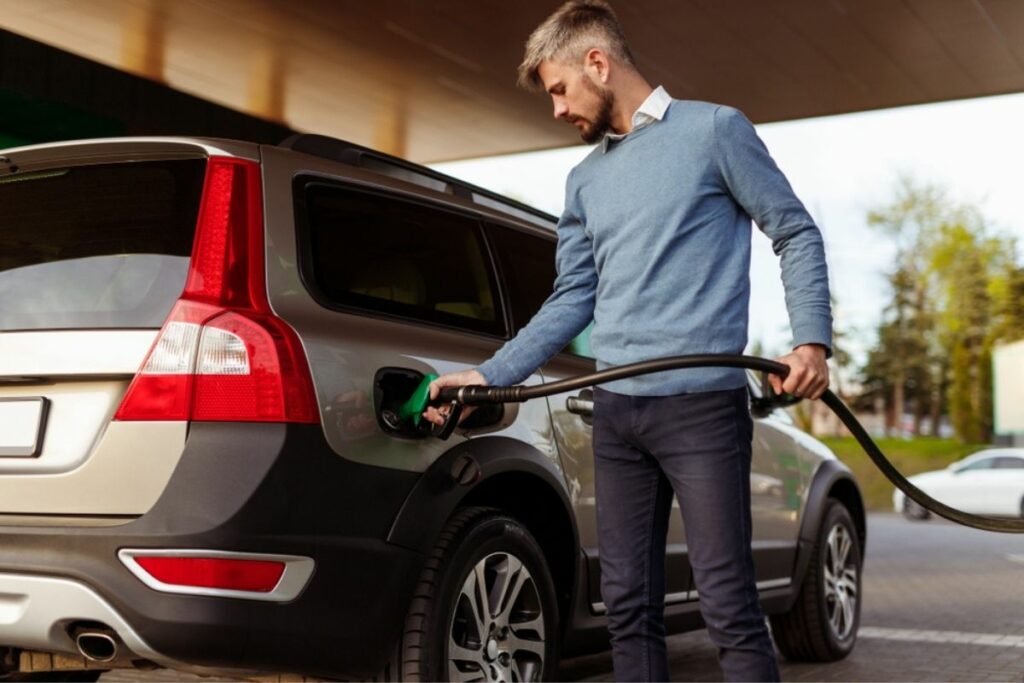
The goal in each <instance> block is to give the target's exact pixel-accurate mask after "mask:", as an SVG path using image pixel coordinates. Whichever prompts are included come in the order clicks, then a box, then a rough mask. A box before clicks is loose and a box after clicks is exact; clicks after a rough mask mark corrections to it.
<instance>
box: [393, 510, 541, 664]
mask: <svg viewBox="0 0 1024 683" xmlns="http://www.w3.org/2000/svg"><path fill="white" fill-rule="evenodd" d="M557 639H558V607H557V602H556V599H555V587H554V582H553V581H552V579H551V573H550V572H549V570H548V567H547V562H546V560H545V559H544V554H543V552H542V551H541V549H540V546H539V545H537V542H536V541H535V540H534V538H533V536H532V535H531V534H530V532H529V531H528V530H527V529H526V528H525V527H524V526H523V525H522V524H520V523H519V522H518V521H516V520H515V519H513V518H511V517H509V516H508V515H506V514H504V513H502V512H501V511H499V510H495V509H492V508H482V507H472V508H464V509H462V510H460V511H458V512H457V513H456V514H455V515H453V516H452V518H451V520H449V522H448V524H447V525H446V526H445V528H444V530H443V531H442V532H441V534H440V536H439V538H438V541H437V543H436V544H435V546H434V548H433V551H432V552H431V554H430V557H429V558H428V560H427V563H426V565H425V567H424V570H423V573H422V574H421V576H420V580H419V583H418V584H417V586H416V591H415V595H414V597H413V600H412V602H411V603H410V607H409V614H408V616H407V617H406V621H405V629H404V633H403V635H402V638H401V641H400V642H399V644H398V645H397V648H396V655H397V656H396V657H395V658H394V661H393V665H392V667H391V671H390V672H385V675H384V676H382V678H386V679H388V680H403V681H440V680H445V681H505V682H506V683H512V682H513V681H541V680H552V679H554V677H555V676H556V674H557V671H558V650H557Z"/></svg>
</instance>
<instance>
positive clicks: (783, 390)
mask: <svg viewBox="0 0 1024 683" xmlns="http://www.w3.org/2000/svg"><path fill="white" fill-rule="evenodd" d="M775 360H776V361H778V362H779V363H782V364H783V365H788V366H789V375H788V376H787V377H786V379H785V380H782V378H780V377H779V376H778V375H769V376H768V381H769V382H771V383H772V388H773V389H774V390H775V393H777V394H793V395H794V396H799V397H800V398H812V399H813V398H818V397H819V396H821V395H822V394H823V393H825V390H826V389H828V364H827V363H826V362H825V347H824V346H821V345H820V344H803V345H801V346H798V347H796V348H795V349H793V351H792V353H788V354H786V355H785V356H782V357H781V358H776V359H775Z"/></svg>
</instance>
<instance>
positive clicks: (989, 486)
mask: <svg viewBox="0 0 1024 683" xmlns="http://www.w3.org/2000/svg"><path fill="white" fill-rule="evenodd" d="M908 479H909V480H910V481H911V483H913V484H914V485H915V486H917V487H918V488H919V489H921V490H922V491H924V492H925V493H927V494H928V495H929V496H931V497H932V498H935V499H936V500H938V501H940V502H942V503H945V504H946V505H949V506H950V507H954V508H956V509H957V510H961V511H963V512H969V513H971V514H975V515H996V516H1006V517H1024V448H991V449H987V450H984V451H979V452H977V453H974V454H973V455H969V456H967V457H966V458H964V459H963V460H959V461H957V462H955V463H953V464H952V465H950V466H949V467H947V468H946V469H943V470H936V471H934V472H922V473H921V474H915V475H914V476H912V477H908ZM892 505H893V508H894V509H895V510H896V512H901V513H903V515H904V516H905V517H907V518H908V519H928V517H930V516H931V513H930V512H928V511H927V510H925V509H924V508H922V507H921V506H920V505H918V504H917V503H915V502H914V501H912V500H910V499H909V498H907V497H906V496H905V495H904V493H903V492H902V491H900V490H899V489H897V490H896V491H895V492H894V493H893V496H892Z"/></svg>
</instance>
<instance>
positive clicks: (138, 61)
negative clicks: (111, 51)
mask: <svg viewBox="0 0 1024 683" xmlns="http://www.w3.org/2000/svg"><path fill="white" fill-rule="evenodd" d="M165 24H166V20H165V17H164V15H163V13H162V12H161V11H160V3H159V1H158V0H139V2H134V3H131V4H128V3H125V19H124V22H123V23H122V24H121V66H122V67H123V68H124V69H125V70H126V71H130V72H132V73H134V74H138V75H139V76H144V77H146V78H149V79H150V80H154V81H158V82H161V83H162V82H164V37H165V35H166V25H165Z"/></svg>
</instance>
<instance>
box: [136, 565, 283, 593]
mask: <svg viewBox="0 0 1024 683" xmlns="http://www.w3.org/2000/svg"><path fill="white" fill-rule="evenodd" d="M135 561H136V562H137V563H138V564H139V566H140V567H142V568H143V569H144V570H145V571H146V573H147V574H149V575H150V576H152V577H153V578H154V579H156V580H157V581H159V582H160V583H165V584H168V585H171V586H193V587H197V588H218V589H221V590H235V591H250V592H254V593H269V592H270V591H272V590H274V587H275V586H276V585H277V584H278V582H279V581H280V580H281V576H282V575H283V574H284V562H267V561H265V560H232V559H223V558H215V557H145V556H137V557H136V558H135Z"/></svg>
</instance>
